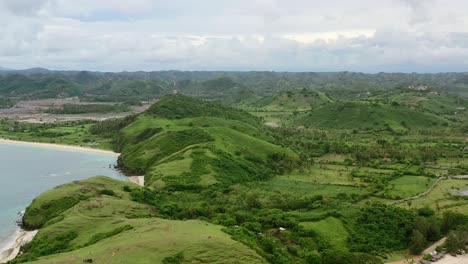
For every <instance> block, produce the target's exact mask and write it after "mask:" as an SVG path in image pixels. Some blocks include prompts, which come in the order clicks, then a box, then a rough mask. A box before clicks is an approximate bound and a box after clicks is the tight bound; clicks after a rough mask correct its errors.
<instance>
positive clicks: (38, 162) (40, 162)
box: [0, 144, 127, 251]
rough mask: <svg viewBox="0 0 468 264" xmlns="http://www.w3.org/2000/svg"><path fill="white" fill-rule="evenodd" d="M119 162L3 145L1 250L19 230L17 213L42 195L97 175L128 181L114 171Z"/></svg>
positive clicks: (0, 161) (0, 168)
mask: <svg viewBox="0 0 468 264" xmlns="http://www.w3.org/2000/svg"><path fill="white" fill-rule="evenodd" d="M116 161H117V158H116V157H112V156H108V155H103V154H96V153H88V152H78V151H68V150H57V149H47V148H42V147H35V146H34V147H33V146H24V145H20V146H16V145H7V144H0V251H1V249H2V246H4V245H5V244H6V243H8V242H9V241H8V240H9V239H11V236H12V234H13V233H14V232H15V230H16V229H17V225H16V221H17V220H18V217H19V216H18V212H20V211H23V210H24V209H25V208H26V207H27V206H28V205H29V204H30V203H31V201H32V200H33V199H34V198H35V197H37V196H38V195H39V194H41V193H42V192H44V191H46V190H49V189H51V188H53V187H55V186H58V185H61V184H64V183H68V182H71V181H74V180H80V179H87V178H89V177H92V176H95V175H105V176H109V177H112V178H117V179H122V180H125V181H126V180H127V178H126V177H125V176H123V175H122V174H121V173H120V172H118V171H116V170H114V169H112V168H113V165H114V164H115V163H116ZM109 165H112V166H111V168H109Z"/></svg>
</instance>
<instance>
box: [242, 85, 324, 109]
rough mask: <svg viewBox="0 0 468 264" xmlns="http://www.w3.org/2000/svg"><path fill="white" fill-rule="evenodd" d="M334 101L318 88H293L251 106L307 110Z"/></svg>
mask: <svg viewBox="0 0 468 264" xmlns="http://www.w3.org/2000/svg"><path fill="white" fill-rule="evenodd" d="M331 102H333V99H330V98H329V97H328V96H327V95H325V94H324V93H322V92H319V91H316V90H307V89H293V90H287V91H282V92H278V93H275V94H274V95H271V96H267V97H264V98H262V99H261V100H258V101H256V102H255V103H252V104H250V106H251V107H253V108H256V109H257V110H258V109H262V110H264V111H293V110H296V111H306V110H310V109H314V108H317V107H320V106H322V105H326V104H328V103H331Z"/></svg>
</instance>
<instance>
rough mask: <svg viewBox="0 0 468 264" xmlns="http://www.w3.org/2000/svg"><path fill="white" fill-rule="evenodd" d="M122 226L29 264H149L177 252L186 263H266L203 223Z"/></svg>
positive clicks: (135, 221)
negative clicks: (119, 230)
mask: <svg viewBox="0 0 468 264" xmlns="http://www.w3.org/2000/svg"><path fill="white" fill-rule="evenodd" d="M85 223H87V224H89V221H88V222H85ZM126 223H129V224H131V225H132V226H133V229H132V230H129V231H125V232H123V233H121V234H118V235H115V236H113V237H111V238H108V239H105V240H102V241H100V242H99V243H97V244H95V245H91V246H88V247H86V248H82V249H77V250H74V251H72V252H67V253H61V254H57V255H53V256H50V257H43V258H41V259H40V260H39V261H35V262H31V263H37V264H39V263H64V264H65V263H83V260H85V259H92V260H93V262H94V263H142V264H143V263H148V264H152V263H161V262H162V260H163V259H165V258H167V257H171V256H174V255H176V254H177V253H179V252H183V256H184V262H187V263H266V262H265V261H264V260H263V259H262V258H261V257H260V256H258V255H257V254H256V253H255V252H254V251H253V250H251V249H249V248H247V247H246V246H244V245H242V244H241V243H239V242H236V241H234V240H232V239H231V238H230V237H229V235H227V234H225V233H223V232H222V231H221V227H220V226H216V225H212V224H208V223H206V222H203V221H197V220H192V221H170V220H163V219H131V220H128V221H126Z"/></svg>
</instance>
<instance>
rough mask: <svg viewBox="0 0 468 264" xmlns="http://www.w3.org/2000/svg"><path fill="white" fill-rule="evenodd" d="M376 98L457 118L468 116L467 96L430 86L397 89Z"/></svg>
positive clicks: (380, 100)
mask: <svg viewBox="0 0 468 264" xmlns="http://www.w3.org/2000/svg"><path fill="white" fill-rule="evenodd" d="M375 100H377V101H379V102H382V103H388V104H393V105H402V106H405V107H408V108H411V109H413V110H417V111H421V112H427V113H432V114H435V115H440V116H444V117H447V118H451V119H455V120H456V119H463V118H466V116H467V114H468V112H467V109H468V100H467V99H466V98H464V97H461V96H458V95H455V94H449V93H446V92H439V91H434V90H432V89H430V88H427V90H420V91H417V90H414V89H410V88H401V89H395V90H392V91H388V92H384V93H382V94H379V95H376V96H375Z"/></svg>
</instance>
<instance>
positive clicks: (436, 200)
mask: <svg viewBox="0 0 468 264" xmlns="http://www.w3.org/2000/svg"><path fill="white" fill-rule="evenodd" d="M464 190H468V181H466V180H442V181H440V182H439V183H438V184H437V186H436V187H435V188H434V189H433V190H432V191H431V192H430V193H429V194H428V195H425V196H422V197H421V198H418V199H416V200H412V201H411V202H410V203H401V204H398V206H401V207H405V208H421V207H425V206H428V207H430V208H432V209H434V210H435V211H436V212H438V213H442V212H443V211H447V210H451V211H456V212H460V213H463V214H468V202H467V200H466V197H463V196H461V195H460V193H459V192H460V191H464Z"/></svg>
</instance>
